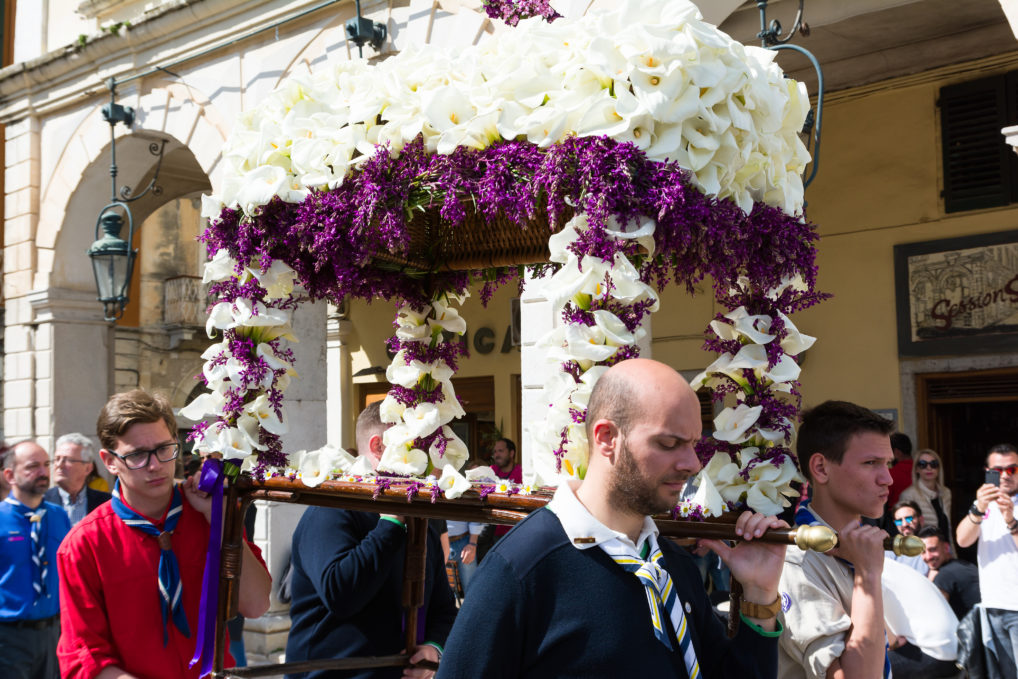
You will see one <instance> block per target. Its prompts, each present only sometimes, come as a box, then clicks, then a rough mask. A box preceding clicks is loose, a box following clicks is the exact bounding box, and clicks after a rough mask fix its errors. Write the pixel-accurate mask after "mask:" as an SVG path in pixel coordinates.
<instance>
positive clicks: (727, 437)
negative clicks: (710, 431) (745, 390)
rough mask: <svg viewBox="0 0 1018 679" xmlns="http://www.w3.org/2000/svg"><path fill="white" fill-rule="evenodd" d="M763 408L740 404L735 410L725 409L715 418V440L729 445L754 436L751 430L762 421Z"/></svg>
mask: <svg viewBox="0 0 1018 679" xmlns="http://www.w3.org/2000/svg"><path fill="white" fill-rule="evenodd" d="M762 412H763V406H748V405H746V404H745V403H740V404H739V405H738V406H736V407H735V408H725V409H724V410H722V411H721V412H720V413H719V414H718V416H717V417H715V418H714V427H715V431H714V438H716V439H717V440H719V441H727V442H728V443H742V442H743V441H746V440H748V439H749V438H750V436H751V435H752V434H751V433H750V431H749V430H750V429H751V428H752V427H753V425H755V424H756V421H757V420H758V419H760V413H762Z"/></svg>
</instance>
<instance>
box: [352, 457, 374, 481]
mask: <svg viewBox="0 0 1018 679" xmlns="http://www.w3.org/2000/svg"><path fill="white" fill-rule="evenodd" d="M346 473H347V474H349V475H350V476H374V475H375V468H374V467H372V466H371V458H369V457H368V456H367V455H358V456H357V457H356V458H354V461H353V464H351V465H350V466H349V468H347V470H346Z"/></svg>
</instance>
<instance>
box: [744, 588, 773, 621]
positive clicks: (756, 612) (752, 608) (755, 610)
mask: <svg viewBox="0 0 1018 679" xmlns="http://www.w3.org/2000/svg"><path fill="white" fill-rule="evenodd" d="M739 610H741V611H742V614H743V615H745V616H746V617H747V618H757V619H758V620H768V619H770V618H776V617H777V616H778V611H780V610H781V595H780V594H778V596H776V597H775V598H774V601H772V602H771V603H769V604H766V605H764V604H755V603H753V602H752V601H746V600H745V599H743V600H742V602H741V603H740V604H739Z"/></svg>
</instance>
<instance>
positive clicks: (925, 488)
mask: <svg viewBox="0 0 1018 679" xmlns="http://www.w3.org/2000/svg"><path fill="white" fill-rule="evenodd" d="M907 500H910V501H912V502H915V503H916V504H917V505H919V509H920V510H921V511H922V514H923V525H924V526H934V527H936V528H939V529H940V530H941V532H943V533H944V534H945V535H948V536H950V539H951V548H952V549H953V548H954V531H953V530H952V526H951V519H950V517H951V490H950V489H949V488H948V487H947V486H945V485H944V465H943V463H942V462H941V460H940V455H938V454H937V452H936V451H934V450H930V449H929V448H923V449H922V450H920V451H919V453H918V454H917V455H916V462H915V464H914V465H913V466H912V485H911V486H909V487H908V488H906V489H905V490H903V491H902V493H901V501H902V502H905V501H907Z"/></svg>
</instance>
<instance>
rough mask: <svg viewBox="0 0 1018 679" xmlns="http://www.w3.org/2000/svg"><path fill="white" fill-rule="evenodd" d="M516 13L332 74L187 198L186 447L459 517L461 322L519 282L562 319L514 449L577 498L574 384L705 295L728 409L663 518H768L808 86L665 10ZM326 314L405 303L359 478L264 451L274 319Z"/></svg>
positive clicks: (237, 139)
mask: <svg viewBox="0 0 1018 679" xmlns="http://www.w3.org/2000/svg"><path fill="white" fill-rule="evenodd" d="M524 4H525V3H524ZM538 4H541V5H542V6H546V5H547V3H538ZM520 5H521V3H509V2H501V1H500V2H497V3H490V4H489V8H488V11H489V14H495V15H499V16H501V17H503V18H506V19H507V20H510V23H512V22H518V25H516V27H515V28H514V29H513V30H511V31H504V32H502V33H499V34H497V35H496V36H495V37H493V38H490V39H487V40H485V41H483V42H481V43H480V44H479V45H476V46H471V47H467V48H460V49H457V50H451V49H442V48H438V47H433V46H422V47H411V48H407V49H405V50H404V51H402V52H401V53H399V54H397V55H394V56H391V57H389V58H387V59H386V60H384V61H382V62H381V63H379V64H377V65H368V64H367V63H366V62H364V61H350V62H343V63H339V64H330V65H329V66H327V67H325V68H322V69H320V70H318V71H315V72H314V73H312V74H310V75H308V76H303V77H297V76H294V77H291V78H289V79H288V80H286V81H285V82H283V84H282V85H281V86H280V87H279V88H278V89H277V90H276V91H275V92H273V93H272V94H271V95H270V96H269V97H267V98H266V99H265V100H263V101H261V102H260V103H259V104H258V105H257V106H256V107H255V108H253V109H252V110H250V111H247V112H246V113H244V114H243V115H242V116H241V118H240V119H239V120H238V121H237V123H236V125H235V127H234V130H233V132H232V134H231V136H230V139H229V140H228V142H227V145H226V148H225V149H224V151H223V158H224V171H223V176H222V179H221V182H220V186H219V189H218V191H217V192H216V193H215V194H214V195H212V196H205V197H204V198H203V214H204V215H205V216H207V217H208V218H209V219H210V225H209V227H208V229H207V230H206V232H205V233H204V235H203V236H202V238H203V240H204V241H205V243H206V244H207V246H208V249H209V252H210V253H212V258H211V261H210V262H209V263H208V265H207V266H206V269H205V281H206V282H207V283H210V284H211V287H210V292H211V294H212V295H214V296H215V299H216V300H217V301H216V302H215V303H214V304H213V305H212V307H211V308H210V314H209V319H208V323H207V330H208V334H209V337H210V338H215V339H218V340H219V341H218V342H216V343H215V344H213V345H212V346H210V347H209V348H208V350H207V351H206V352H205V353H204V354H203V356H202V358H203V359H204V360H205V361H206V362H205V366H204V369H203V375H202V379H204V381H205V383H206V384H207V386H208V388H209V393H206V394H203V395H201V396H199V397H198V398H197V399H195V401H193V402H192V403H190V404H188V406H186V407H185V408H184V409H183V411H182V414H184V415H185V416H187V417H189V418H192V419H195V420H200V419H202V418H209V419H208V420H206V421H204V422H201V423H200V424H199V425H198V426H197V427H195V430H194V432H193V434H192V438H193V439H194V441H195V444H196V449H197V450H199V451H217V452H222V453H223V455H224V457H225V458H226V459H228V460H232V461H234V462H236V463H237V464H238V467H239V469H240V470H241V471H243V472H245V473H248V472H249V473H252V474H254V475H256V476H267V475H277V474H285V475H290V476H293V477H299V478H300V479H301V480H302V481H303V483H305V484H307V485H317V484H318V483H320V482H321V481H322V480H324V479H327V478H331V477H335V476H337V475H338V476H344V477H352V478H357V479H367V478H369V477H371V476H373V475H376V474H377V475H380V476H376V478H389V476H390V475H401V476H410V477H423V476H425V475H426V474H428V473H429V472H430V471H431V470H433V469H442V470H443V474H442V475H441V479H440V480H439V481H434V480H431V481H428V483H431V484H433V485H434V486H437V487H438V489H439V490H438V492H444V493H445V494H446V495H447V496H449V497H456V496H458V495H459V494H461V493H462V492H464V490H465V489H467V488H470V487H471V484H470V481H479V480H484V477H483V473H482V474H481V475H478V476H474V475H472V474H471V473H469V472H468V474H467V476H466V477H464V476H462V475H461V474H460V473H459V471H458V470H459V468H460V467H461V466H462V464H463V463H464V461H465V460H466V459H467V458H468V457H469V454H468V451H467V448H466V445H465V444H464V443H463V441H461V440H460V439H459V438H458V437H457V436H456V434H455V433H454V432H453V430H452V429H451V427H450V426H449V423H450V422H451V421H452V420H453V419H455V418H457V417H460V416H462V415H463V410H462V407H461V406H460V403H459V401H458V400H457V398H456V395H455V392H454V389H453V386H452V381H451V380H452V377H453V375H454V374H455V370H456V366H457V360H458V359H459V357H460V351H461V348H460V347H461V345H460V343H459V342H458V341H455V337H456V335H457V334H461V333H463V332H464V331H465V329H466V320H465V319H464V318H462V317H461V316H460V314H459V312H458V305H459V304H461V303H462V301H463V299H464V297H465V296H466V295H468V294H469V293H470V290H471V288H473V289H474V290H478V289H479V291H480V292H479V294H480V296H481V297H482V300H483V301H485V302H486V301H487V300H488V299H489V298H490V295H491V294H492V292H493V291H494V289H495V288H496V287H497V286H498V285H501V284H504V283H506V282H509V281H513V280H516V281H517V282H518V284H520V285H522V282H523V267H522V266H521V265H524V264H528V265H533V267H532V274H533V278H534V279H535V280H539V281H540V283H539V284H540V285H542V286H543V289H544V290H545V291H546V292H547V295H548V298H549V299H550V300H551V302H552V304H553V307H554V309H555V310H556V314H557V316H558V318H559V319H560V323H558V324H557V327H555V328H554V329H553V330H552V331H551V332H550V333H549V334H548V335H547V336H546V337H545V338H544V340H543V341H542V343H541V346H542V347H543V348H544V349H545V350H546V356H547V360H548V362H549V364H550V365H551V366H552V368H553V369H552V370H550V371H549V374H550V377H549V378H548V380H547V383H546V384H545V390H544V398H545V399H546V402H547V403H548V405H549V406H550V407H549V409H548V417H547V418H546V420H545V421H543V422H538V423H534V424H532V425H531V426H530V428H529V438H530V442H531V444H532V446H533V449H532V458H533V461H534V472H535V475H536V478H535V483H536V484H541V485H555V484H557V483H558V482H560V481H561V479H563V478H582V477H583V475H584V474H585V471H586V465H587V441H586V434H585V431H584V417H585V411H586V403H587V399H588V397H589V395H590V391H591V389H592V387H593V385H594V383H595V382H596V381H597V379H598V377H599V376H600V375H602V374H603V373H604V371H605V370H607V369H608V368H609V367H610V366H611V365H613V364H614V363H616V362H618V361H620V360H624V359H626V358H630V357H633V356H636V355H638V354H639V348H638V346H637V343H638V342H639V340H640V339H641V337H643V336H644V334H645V330H644V328H643V327H642V321H643V320H644V319H645V318H646V316H647V314H649V313H652V312H654V311H656V310H657V309H658V307H659V300H658V293H657V290H659V289H661V288H662V287H664V286H666V285H669V284H672V283H675V284H681V285H684V286H686V287H687V288H688V289H689V290H690V291H692V289H693V286H694V285H695V284H696V283H698V282H700V281H702V280H704V279H706V278H710V280H711V282H712V285H713V290H714V295H715V298H716V299H717V301H718V302H719V303H720V304H721V305H723V306H724V307H725V308H726V309H728V313H725V314H719V315H718V316H717V317H716V318H714V319H713V320H711V321H710V324H709V327H708V329H707V331H706V341H705V348H706V349H707V350H709V351H712V352H714V353H716V354H718V357H717V359H716V360H715V361H714V362H713V363H711V365H710V366H709V367H708V368H707V370H706V371H705V372H704V373H703V374H702V375H700V376H699V377H698V378H697V379H696V380H695V381H694V384H693V386H694V388H699V387H704V388H708V389H710V390H712V391H713V394H714V398H715V399H716V400H718V401H719V402H722V401H724V402H727V403H729V404H730V405H729V407H727V408H725V409H723V410H722V411H721V413H720V415H719V416H718V417H717V419H716V420H715V429H716V431H714V433H713V436H712V437H709V438H705V439H704V440H703V441H701V442H700V444H699V446H698V452H699V453H700V455H701V459H702V460H703V461H704V463H705V464H706V469H707V472H708V473H707V474H705V475H703V479H704V480H702V481H701V482H700V486H699V491H698V492H697V495H696V497H695V498H694V499H693V501H692V502H691V503H687V504H686V505H684V506H683V507H681V508H680V510H681V511H682V513H683V514H686V513H690V512H691V513H693V514H701V513H703V514H717V513H720V512H721V511H722V510H723V509H725V508H726V505H727V506H729V507H731V506H735V505H740V504H743V503H745V504H748V505H749V506H750V507H752V508H754V509H756V510H758V511H764V512H768V513H771V512H776V511H779V510H780V508H781V507H782V506H783V505H785V504H787V500H785V498H784V495H787V494H789V493H790V492H791V491H790V486H789V482H790V481H791V480H793V479H794V478H796V476H797V471H796V463H795V460H794V456H793V455H792V453H791V451H790V450H789V448H788V444H789V441H790V440H791V436H792V433H793V426H794V425H793V420H794V418H795V416H796V413H797V409H798V401H799V394H798V391H797V388H798V381H797V379H798V375H799V367H798V363H797V361H796V357H797V356H798V355H799V354H801V352H802V351H804V350H806V349H808V348H809V347H810V346H811V345H812V343H813V341H814V339H813V338H812V337H809V336H807V335H804V334H801V333H800V332H799V331H798V330H797V329H796V327H795V325H794V324H793V323H792V321H791V320H790V319H789V314H792V313H793V312H795V311H797V310H799V309H802V308H805V307H807V306H810V305H812V304H814V303H816V302H818V301H820V300H821V299H822V298H823V297H824V295H822V294H821V293H818V292H816V291H815V283H816V268H815V263H814V262H815V247H814V246H815V241H816V238H817V236H816V233H815V231H814V229H813V228H812V226H811V225H810V224H808V223H807V222H806V221H805V220H804V218H803V186H802V179H801V177H802V173H803V170H804V168H805V166H806V165H807V163H808V162H809V154H808V152H807V150H806V147H805V146H804V145H803V143H802V141H801V139H800V137H799V132H800V130H801V129H802V127H803V122H804V120H805V118H806V114H807V111H808V109H809V100H808V98H807V96H806V93H805V89H804V87H803V86H802V85H801V84H799V83H796V82H794V81H791V80H787V79H785V78H784V76H783V74H782V72H781V70H780V69H779V68H778V66H777V65H776V64H775V63H774V62H773V57H774V53H773V52H771V51H768V50H765V49H761V48H755V47H747V46H744V45H742V44H740V43H737V42H734V41H733V40H731V38H729V37H728V36H726V35H725V34H723V33H721V32H720V31H718V30H717V29H716V28H715V27H713V26H710V25H708V24H706V23H704V22H703V21H702V20H701V18H700V15H699V12H698V11H697V9H696V7H695V6H694V5H692V4H691V3H689V2H686V0H626V1H625V2H622V3H620V4H619V6H618V7H616V8H614V9H609V10H606V11H591V12H590V13H588V14H587V15H585V16H582V17H562V18H558V17H557V13H555V12H554V11H553V10H550V7H545V10H547V11H531V12H530V13H532V14H534V13H536V14H538V15H539V16H535V17H533V18H523V19H522V20H521V16H520V13H521V10H520ZM523 13H524V14H526V12H523ZM546 19H555V20H554V21H548V20H546ZM492 243H496V244H498V246H497V247H494V249H493V246H492V245H491V244H492ZM295 284H296V285H297V286H298V287H295ZM345 297H356V298H366V299H371V298H376V297H380V298H383V299H387V300H393V301H395V302H396V303H397V304H398V305H399V310H398V314H397V317H396V323H395V325H396V332H395V335H394V336H393V337H392V338H391V339H390V340H389V348H390V350H391V351H392V352H394V353H395V358H394V359H393V360H392V364H391V365H390V366H389V368H388V370H387V371H386V377H387V379H388V380H389V382H390V383H391V385H392V386H391V389H390V391H389V393H388V395H387V397H386V398H385V400H384V401H383V402H382V410H381V414H382V418H383V420H384V421H385V422H388V423H391V424H392V426H391V427H390V428H389V429H388V430H387V431H386V433H385V436H384V441H383V442H384V445H385V452H384V455H383V457H382V460H381V463H380V464H379V467H378V470H377V471H373V470H372V469H371V467H370V465H369V464H368V463H367V461H366V460H365V459H363V458H356V459H355V458H353V457H352V456H350V455H348V454H347V453H345V452H344V451H342V450H339V449H337V448H333V447H330V446H325V447H323V448H321V449H319V450H316V451H311V452H300V453H290V454H289V455H287V454H286V453H284V452H283V450H282V447H281V440H280V436H281V435H283V434H285V432H286V431H287V416H286V407H285V402H284V396H283V394H284V392H285V389H286V387H287V384H288V383H289V381H290V379H291V377H292V364H293V354H292V353H291V351H290V350H289V349H287V348H286V347H287V342H292V341H296V337H294V335H293V332H292V330H291V328H290V325H289V323H290V316H291V314H292V311H293V310H294V308H295V307H296V306H297V304H298V303H299V302H300V301H301V300H302V299H306V298H310V299H330V300H333V301H339V300H341V299H343V298H345ZM449 338H452V339H449ZM378 482H382V481H378ZM517 490H518V489H517ZM523 490H524V492H525V491H526V489H523Z"/></svg>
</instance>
